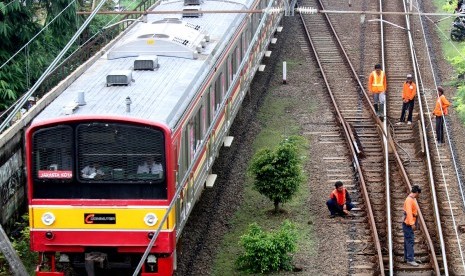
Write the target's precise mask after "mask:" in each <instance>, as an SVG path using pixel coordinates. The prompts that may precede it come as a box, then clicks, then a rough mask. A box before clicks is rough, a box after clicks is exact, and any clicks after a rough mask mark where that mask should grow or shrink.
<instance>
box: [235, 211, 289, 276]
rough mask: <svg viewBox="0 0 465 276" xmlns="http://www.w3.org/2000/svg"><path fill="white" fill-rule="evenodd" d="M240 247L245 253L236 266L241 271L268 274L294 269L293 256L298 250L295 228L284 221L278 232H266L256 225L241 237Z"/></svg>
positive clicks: (252, 225)
mask: <svg viewBox="0 0 465 276" xmlns="http://www.w3.org/2000/svg"><path fill="white" fill-rule="evenodd" d="M239 243H240V245H242V246H243V247H244V250H245V252H244V253H243V254H242V255H241V256H239V258H238V259H237V261H236V265H237V266H238V268H239V269H240V270H245V271H248V272H252V273H268V272H273V271H279V270H291V269H292V256H291V255H289V253H293V252H295V251H296V249H297V245H296V244H297V232H296V230H295V226H294V225H293V224H292V223H290V222H289V221H287V220H286V221H284V222H283V224H282V226H281V229H279V230H278V231H276V232H271V233H267V232H264V231H263V230H262V229H261V228H260V227H259V226H258V225H257V224H256V223H253V224H251V225H249V230H248V232H247V233H246V234H244V235H242V236H241V239H240V242H239Z"/></svg>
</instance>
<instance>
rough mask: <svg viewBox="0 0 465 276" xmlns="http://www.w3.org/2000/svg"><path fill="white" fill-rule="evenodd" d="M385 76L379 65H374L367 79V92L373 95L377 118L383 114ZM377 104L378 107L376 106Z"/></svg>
mask: <svg viewBox="0 0 465 276" xmlns="http://www.w3.org/2000/svg"><path fill="white" fill-rule="evenodd" d="M386 89H387V83H386V74H385V73H384V71H383V70H381V64H376V65H375V70H374V71H373V72H371V74H370V77H369V78H368V91H370V92H371V93H373V100H374V107H375V111H376V114H377V115H378V116H380V117H381V116H383V114H384V103H385V102H386ZM378 104H379V106H378Z"/></svg>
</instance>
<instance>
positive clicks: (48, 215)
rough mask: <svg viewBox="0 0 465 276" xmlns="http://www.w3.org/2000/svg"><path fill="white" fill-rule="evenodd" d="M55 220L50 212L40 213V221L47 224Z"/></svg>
mask: <svg viewBox="0 0 465 276" xmlns="http://www.w3.org/2000/svg"><path fill="white" fill-rule="evenodd" d="M54 222H55V215H54V214H52V213H51V212H46V213H44V214H43V215H42V223H43V224H45V225H47V226H49V225H52V224H53V223H54Z"/></svg>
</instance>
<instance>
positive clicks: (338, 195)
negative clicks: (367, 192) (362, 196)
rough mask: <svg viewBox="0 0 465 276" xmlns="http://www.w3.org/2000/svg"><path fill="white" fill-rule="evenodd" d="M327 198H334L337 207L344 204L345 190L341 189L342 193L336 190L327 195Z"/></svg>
mask: <svg viewBox="0 0 465 276" xmlns="http://www.w3.org/2000/svg"><path fill="white" fill-rule="evenodd" d="M329 198H331V199H333V198H335V199H336V201H337V204H338V205H344V204H346V188H342V192H339V191H338V190H337V189H334V190H333V191H332V192H331V194H330V195H329Z"/></svg>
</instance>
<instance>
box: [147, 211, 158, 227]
mask: <svg viewBox="0 0 465 276" xmlns="http://www.w3.org/2000/svg"><path fill="white" fill-rule="evenodd" d="M157 221H158V218H157V216H156V215H155V214H154V213H148V214H147V215H145V217H144V222H145V224H147V226H154V225H155V224H156V223H157Z"/></svg>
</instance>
